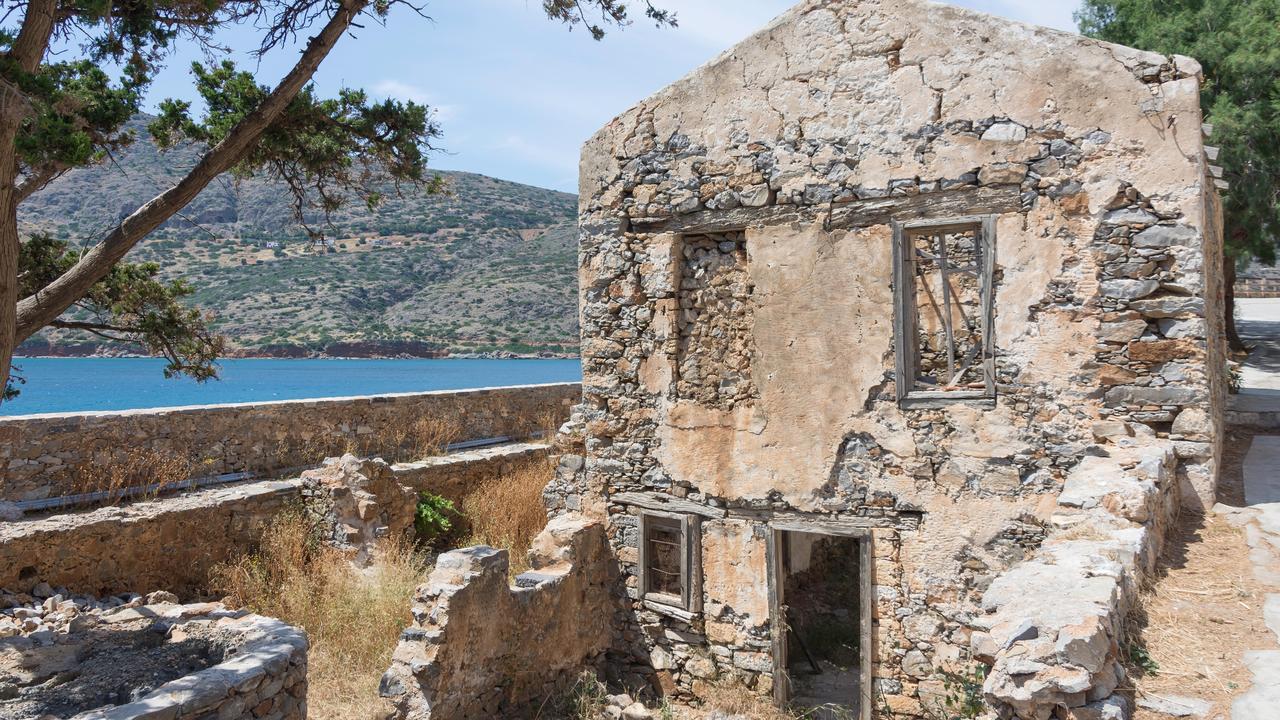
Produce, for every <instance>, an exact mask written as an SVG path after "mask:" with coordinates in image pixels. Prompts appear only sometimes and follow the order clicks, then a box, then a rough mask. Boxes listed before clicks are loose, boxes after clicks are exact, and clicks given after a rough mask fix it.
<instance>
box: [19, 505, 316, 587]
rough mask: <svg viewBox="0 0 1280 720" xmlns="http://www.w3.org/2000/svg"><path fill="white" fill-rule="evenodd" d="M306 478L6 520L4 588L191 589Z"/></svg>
mask: <svg viewBox="0 0 1280 720" xmlns="http://www.w3.org/2000/svg"><path fill="white" fill-rule="evenodd" d="M299 487H300V481H298V480H283V481H266V482H256V483H248V484H244V485H235V486H228V487H222V488H217V489H211V490H200V491H197V492H193V493H189V494H186V495H180V496H177V497H172V498H164V499H160V500H150V501H145V502H138V503H132V504H129V505H122V506H120V507H105V508H98V509H96V510H92V511H90V512H82V513H70V514H65V515H54V516H51V517H47V518H30V519H23V520H18V521H15V522H8V523H0V587H4V588H9V589H13V590H19V591H23V592H25V591H26V590H27V586H29V585H33V584H35V583H36V582H39V581H44V582H47V583H49V584H50V585H53V586H55V587H65V588H68V589H70V590H71V591H72V592H77V593H87V594H94V595H107V594H111V593H114V592H120V591H134V592H141V593H148V592H152V591H154V590H169V591H172V592H176V593H178V594H179V595H184V596H185V595H191V594H194V593H196V592H198V591H200V590H202V589H203V588H204V585H205V583H206V581H207V579H208V575H209V570H210V569H211V568H212V567H213V566H214V565H216V564H218V563H220V562H224V561H227V560H230V559H232V558H234V557H236V556H238V555H239V554H241V553H243V552H245V551H247V550H249V549H251V548H253V547H254V546H255V545H256V544H257V542H258V539H259V537H260V536H261V535H262V530H263V528H264V527H265V526H266V524H267V522H268V521H269V520H270V519H271V518H272V517H273V516H274V515H275V514H276V513H277V512H279V511H280V510H282V509H284V507H285V506H286V505H287V504H288V503H289V502H290V501H292V500H294V499H296V498H297V497H298V492H299Z"/></svg>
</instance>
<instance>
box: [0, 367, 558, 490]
mask: <svg viewBox="0 0 1280 720" xmlns="http://www.w3.org/2000/svg"><path fill="white" fill-rule="evenodd" d="M579 394H580V386H578V385H577V384H574V383H563V384H554V385H525V386H514V387H506V388H489V389H481V390H457V391H441V392H429V393H412V394H398V395H378V396H369V397H353V398H329V399H319V400H289V401H282V402H267V403H241V404H232V405H208V406H195V407H181V408H159V409H149V410H125V411H118V412H93V413H75V414H73V413H54V414H45V415H29V416H17V417H4V418H0V501H18V500H31V499H38V498H45V497H53V496H58V495H68V494H72V493H75V492H78V491H80V486H79V485H78V484H77V479H78V478H81V477H83V476H84V475H85V474H86V472H89V471H91V469H92V468H95V467H96V468H103V467H105V466H109V465H111V464H113V463H115V464H118V465H119V464H129V463H135V464H136V463H141V465H142V466H143V467H145V466H146V464H147V463H148V462H149V461H150V460H151V459H156V460H162V459H180V461H181V462H182V463H183V464H184V465H185V466H187V467H190V474H191V475H193V476H197V477H202V476H208V475H219V474H223V473H233V472H242V471H250V472H270V471H273V470H279V469H283V468H290V467H298V466H310V465H314V464H316V463H317V462H318V461H319V460H320V459H321V458H324V457H326V456H335V455H341V454H342V453H344V452H348V451H354V452H357V453H359V454H361V455H366V456H374V455H386V456H388V457H389V458H390V459H399V458H398V457H395V456H403V455H406V454H411V451H412V450H413V443H414V442H415V437H414V427H415V424H416V423H419V422H421V421H423V420H424V419H429V420H438V421H440V422H442V423H447V424H449V425H450V426H452V429H453V431H454V436H455V437H454V439H456V440H474V439H481V438H488V437H497V436H513V437H527V436H528V435H529V433H530V432H531V431H540V430H545V429H548V428H549V427H550V428H554V426H555V425H556V424H558V423H559V422H561V421H563V419H564V418H565V416H567V415H568V408H569V406H570V405H571V404H573V403H575V402H577V400H578V397H579Z"/></svg>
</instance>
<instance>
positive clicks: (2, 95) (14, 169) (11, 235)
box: [0, 0, 57, 397]
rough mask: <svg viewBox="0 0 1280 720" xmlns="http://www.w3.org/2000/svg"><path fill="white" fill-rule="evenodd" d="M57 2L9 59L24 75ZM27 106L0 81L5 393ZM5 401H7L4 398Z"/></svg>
mask: <svg viewBox="0 0 1280 720" xmlns="http://www.w3.org/2000/svg"><path fill="white" fill-rule="evenodd" d="M56 8H57V3H56V0H31V2H30V3H28V5H27V12H26V14H25V15H24V16H23V18H22V28H21V29H20V30H19V31H18V36H17V37H16V38H15V39H14V42H13V46H12V48H10V50H9V53H8V56H9V59H11V60H13V61H14V62H15V63H16V64H17V69H18V70H19V71H21V72H27V73H31V72H35V70H36V68H37V67H39V66H40V61H41V60H42V59H43V58H44V53H45V50H47V49H48V47H49V38H50V37H51V36H52V35H53V24H54V16H53V15H54V11H55V10H56ZM26 112H27V106H26V100H25V98H23V96H22V94H21V91H19V90H18V88H17V87H16V86H15V85H14V84H12V83H11V82H10V81H8V80H6V79H0V393H3V391H4V390H5V389H6V388H8V386H9V367H10V365H11V364H12V363H13V351H14V349H15V348H16V347H17V346H18V343H19V342H20V341H19V340H18V339H17V333H18V312H17V309H18V308H17V304H18V254H19V252H20V251H21V249H22V241H21V240H20V239H19V237H18V203H19V198H18V191H17V180H18V149H17V146H16V144H15V142H16V140H17V137H18V128H20V127H21V126H22V121H23V119H24V118H25V117H26ZM0 397H3V395H2V394H0Z"/></svg>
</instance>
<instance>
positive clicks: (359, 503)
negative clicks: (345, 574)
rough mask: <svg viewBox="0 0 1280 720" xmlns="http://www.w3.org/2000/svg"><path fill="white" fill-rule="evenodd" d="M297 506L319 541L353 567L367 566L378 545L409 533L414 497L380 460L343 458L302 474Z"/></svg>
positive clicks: (413, 509) (329, 460) (412, 492)
mask: <svg viewBox="0 0 1280 720" xmlns="http://www.w3.org/2000/svg"><path fill="white" fill-rule="evenodd" d="M299 479H300V480H301V485H302V488H301V489H302V502H303V505H304V506H305V507H306V509H307V510H306V511H307V515H308V517H310V518H311V519H312V526H313V527H315V528H316V531H317V533H318V534H319V536H320V537H322V538H324V539H325V541H326V542H328V543H329V544H330V545H332V546H334V547H336V548H338V549H339V550H342V551H344V552H346V553H348V554H349V555H350V557H351V562H352V564H354V565H355V566H356V567H368V566H369V565H370V564H372V563H373V560H374V558H375V556H376V555H377V553H378V550H379V548H380V545H381V543H382V542H383V541H384V540H388V539H391V540H398V539H403V538H405V537H407V536H408V535H409V533H410V531H411V530H412V529H413V519H414V511H415V510H416V508H417V506H418V493H416V492H414V491H413V488H410V487H408V486H406V485H402V484H401V483H400V481H399V477H397V475H396V473H395V471H394V470H393V469H392V467H391V465H389V464H388V463H387V462H386V461H385V460H382V459H380V458H358V457H356V456H355V455H343V456H342V457H340V458H330V459H328V460H326V461H325V464H324V465H323V466H321V467H319V468H315V469H314V470H308V471H306V472H304V473H302V477H301V478H299Z"/></svg>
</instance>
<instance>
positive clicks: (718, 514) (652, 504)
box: [609, 492, 726, 520]
mask: <svg viewBox="0 0 1280 720" xmlns="http://www.w3.org/2000/svg"><path fill="white" fill-rule="evenodd" d="M609 499H610V500H611V501H613V502H616V503H621V504H623V505H634V506H636V507H638V508H642V509H645V510H658V511H665V512H669V513H693V514H694V515H701V516H702V517H705V518H711V519H713V520H715V519H717V518H722V517H724V516H725V514H726V512H725V509H724V508H715V507H711V506H710V505H703V504H702V503H697V502H693V501H692V500H685V499H682V498H678V497H672V496H670V495H666V494H663V493H644V492H620V493H614V494H613V495H610V496H609Z"/></svg>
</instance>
